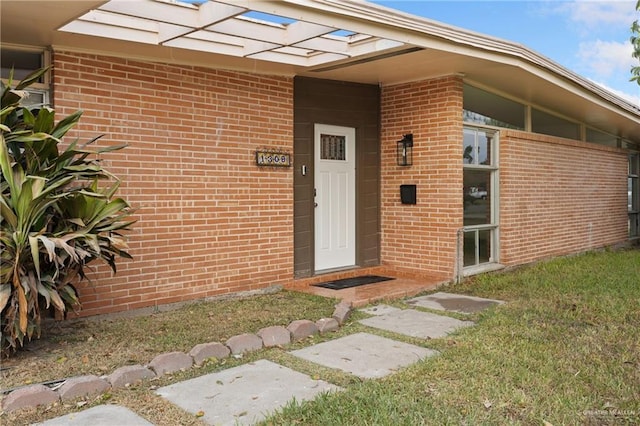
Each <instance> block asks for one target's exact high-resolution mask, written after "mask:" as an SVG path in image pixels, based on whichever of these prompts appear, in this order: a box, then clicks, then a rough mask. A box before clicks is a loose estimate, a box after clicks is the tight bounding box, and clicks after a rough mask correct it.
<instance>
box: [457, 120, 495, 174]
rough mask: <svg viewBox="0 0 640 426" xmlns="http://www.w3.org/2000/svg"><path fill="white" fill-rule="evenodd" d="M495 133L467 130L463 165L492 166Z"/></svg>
mask: <svg viewBox="0 0 640 426" xmlns="http://www.w3.org/2000/svg"><path fill="white" fill-rule="evenodd" d="M495 134H496V133H495V132H492V131H490V130H486V131H485V130H482V129H469V128H465V129H464V133H463V141H462V144H463V146H462V162H463V164H474V165H483V166H490V165H491V164H492V159H491V150H492V149H493V139H494V137H495Z"/></svg>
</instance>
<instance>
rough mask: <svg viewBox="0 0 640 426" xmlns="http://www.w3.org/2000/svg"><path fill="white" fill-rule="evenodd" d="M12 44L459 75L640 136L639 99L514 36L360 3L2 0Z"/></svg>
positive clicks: (277, 68)
mask: <svg viewBox="0 0 640 426" xmlns="http://www.w3.org/2000/svg"><path fill="white" fill-rule="evenodd" d="M0 8H1V10H0V15H1V18H2V27H1V30H2V33H1V39H2V42H3V44H4V43H12V44H21V45H32V46H52V47H53V48H54V49H57V50H62V49H64V50H72V51H80V52H93V53H102V54H108V55H115V56H120V57H128V58H134V59H140V60H149V61H158V62H167V63H176V64H189V65H196V66H203V67H211V68H226V69H233V70H240V71H249V72H253V73H262V74H276V75H287V76H294V75H300V76H308V77H316V78H325V79H335V80H343V81H351V82H361V83H370V84H379V85H382V86H386V85H393V84H398V83H402V82H409V81H416V80H424V79H430V78H435V77H439V76H445V75H452V74H458V75H463V76H464V78H465V79H466V80H467V81H469V82H472V83H475V84H477V85H480V86H486V87H489V88H492V89H494V90H497V91H499V92H503V93H505V94H508V95H511V96H514V97H517V98H519V99H522V100H524V101H526V102H529V103H531V104H533V105H538V106H540V107H543V108H544V107H548V108H552V109H553V110H554V111H557V112H560V113H563V114H565V115H567V116H569V117H575V118H576V119H578V120H580V121H583V122H585V123H588V124H590V125H593V126H595V127H597V128H600V129H602V130H605V131H608V132H610V133H613V134H616V135H619V136H622V137H624V138H628V139H631V140H634V141H640V110H639V108H638V106H637V105H633V104H631V103H630V102H628V101H626V100H624V99H622V98H620V97H618V96H616V95H614V94H612V93H610V92H609V91H607V90H605V89H603V88H602V87H600V86H598V85H596V84H594V83H592V82H590V81H589V80H586V79H584V78H583V77H580V76H579V75H577V74H575V73H573V72H571V71H569V70H567V69H565V68H563V67H561V66H560V65H558V64H556V63H554V62H553V61H551V60H549V59H547V58H545V57H543V56H541V55H539V54H537V53H535V52H533V51H531V50H529V49H527V48H526V47H524V46H522V45H519V44H516V43H511V42H508V41H505V40H500V39H496V38H492V37H489V36H485V35H481V34H478V33H474V32H471V31H467V30H464V29H460V28H455V27H451V26H448V25H445V24H441V23H438V22H436V21H432V20H428V19H424V18H420V17H416V16H413V15H409V14H406V13H402V12H399V11H395V10H393V9H389V8H385V7H381V6H378V5H374V4H370V3H366V2H363V1H356V0H280V1H263V0H237V1H230V0H210V1H208V2H203V3H202V4H186V3H183V2H180V1H175V0H173V1H172V0H129V1H127V0H111V1H104V0H100V1H98V0H82V1H30V2H22V1H12V0H2V1H1V2H0Z"/></svg>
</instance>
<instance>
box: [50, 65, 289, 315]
mask: <svg viewBox="0 0 640 426" xmlns="http://www.w3.org/2000/svg"><path fill="white" fill-rule="evenodd" d="M53 101H54V107H55V108H56V112H57V113H58V114H59V116H58V117H62V115H63V114H64V115H67V114H70V113H71V112H73V111H75V110H77V109H83V110H84V115H83V118H82V120H81V122H80V126H79V127H78V129H77V131H74V132H75V133H74V134H73V135H72V136H79V137H80V138H81V139H83V140H86V139H89V138H92V137H94V136H96V135H99V134H104V137H103V139H102V140H101V142H100V144H102V145H105V144H108V145H120V144H124V143H126V144H129V147H128V148H126V149H125V150H123V151H118V152H115V153H112V154H108V155H105V156H104V159H105V165H106V167H107V168H108V169H109V170H110V171H112V172H114V173H115V174H116V175H117V176H119V177H120V178H121V179H122V180H123V183H122V187H121V190H120V191H119V193H118V194H119V195H120V196H122V197H123V198H125V199H127V200H128V201H129V202H130V203H131V204H132V206H133V207H135V208H136V209H137V212H136V218H137V219H138V223H137V224H136V225H135V230H134V231H133V232H132V233H131V234H130V248H131V250H130V253H131V254H132V255H133V257H134V260H133V261H128V260H126V259H123V260H121V261H120V262H118V273H117V274H116V275H115V276H112V274H111V272H110V270H109V269H108V268H105V267H100V268H98V270H97V271H96V273H95V274H93V275H92V278H93V280H94V283H93V285H86V284H84V285H81V287H80V293H81V300H82V302H83V308H84V309H83V315H93V314H99V313H106V312H113V311H120V310H130V309H135V308H140V307H146V306H153V305H156V304H164V303H172V302H178V301H185V300H190V299H197V298H202V297H208V296H214V295H221V294H225V293H230V292H238V291H246V290H255V289H260V288H264V287H267V286H269V285H272V284H282V283H284V282H285V281H287V280H290V279H291V278H292V276H293V267H292V265H293V237H292V236H293V194H292V190H291V188H292V185H293V179H292V173H291V169H288V168H282V169H275V168H258V167H257V166H256V165H255V160H254V158H255V157H254V152H255V150H256V148H258V147H270V148H273V147H278V148H281V149H284V150H287V151H289V152H291V151H292V149H293V145H292V144H293V135H292V129H293V82H292V79H290V78H284V77H270V76H258V75H251V74H243V73H238V72H230V71H215V70H208V69H202V68H194V67H189V66H169V65H161V64H153V63H146V62H136V61H132V60H125V59H118V58H112V57H104V56H95V55H89V54H75V53H68V52H55V54H54V95H53Z"/></svg>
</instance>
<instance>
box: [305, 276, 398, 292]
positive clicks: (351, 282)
mask: <svg viewBox="0 0 640 426" xmlns="http://www.w3.org/2000/svg"><path fill="white" fill-rule="evenodd" d="M394 279H395V278H389V277H381V276H379V275H363V276H361V277H353V278H343V279H341V280H335V281H327V282H324V283H319V284H314V286H315V287H323V288H328V289H331V290H342V289H344V288H351V287H357V286H359V285H365V284H373V283H379V282H381V281H389V280H394Z"/></svg>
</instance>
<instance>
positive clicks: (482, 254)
mask: <svg viewBox="0 0 640 426" xmlns="http://www.w3.org/2000/svg"><path fill="white" fill-rule="evenodd" d="M489 261H491V231H490V230H488V229H484V230H482V231H478V263H488V262H489Z"/></svg>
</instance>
